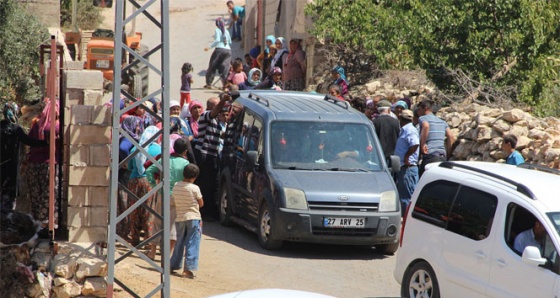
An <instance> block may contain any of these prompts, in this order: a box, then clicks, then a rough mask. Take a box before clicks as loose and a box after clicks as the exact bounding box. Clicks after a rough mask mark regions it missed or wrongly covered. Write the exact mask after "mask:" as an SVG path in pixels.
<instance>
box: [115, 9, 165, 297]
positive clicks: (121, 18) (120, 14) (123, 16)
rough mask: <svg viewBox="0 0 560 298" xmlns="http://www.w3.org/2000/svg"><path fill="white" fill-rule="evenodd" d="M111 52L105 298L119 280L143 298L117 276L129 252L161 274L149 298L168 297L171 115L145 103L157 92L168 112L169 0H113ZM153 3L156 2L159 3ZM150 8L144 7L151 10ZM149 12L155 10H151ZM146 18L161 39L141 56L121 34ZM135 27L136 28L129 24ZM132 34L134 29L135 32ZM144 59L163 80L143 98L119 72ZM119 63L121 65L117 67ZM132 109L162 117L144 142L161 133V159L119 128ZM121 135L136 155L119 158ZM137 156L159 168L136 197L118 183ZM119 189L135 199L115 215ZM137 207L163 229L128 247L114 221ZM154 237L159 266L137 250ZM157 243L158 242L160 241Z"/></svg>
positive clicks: (133, 294) (152, 31) (123, 71)
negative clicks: (156, 201) (154, 203)
mask: <svg viewBox="0 0 560 298" xmlns="http://www.w3.org/2000/svg"><path fill="white" fill-rule="evenodd" d="M115 2H116V3H115V4H116V7H115V51H114V61H115V63H114V66H113V73H114V74H115V76H114V81H113V119H112V120H113V128H112V144H111V187H110V207H109V208H110V209H109V230H108V237H109V239H108V241H107V248H108V256H107V258H108V260H107V261H108V265H109V270H108V278H107V297H109V298H111V297H113V289H114V283H116V284H118V285H119V286H120V287H122V288H123V289H124V290H125V291H127V292H128V293H129V294H131V295H132V296H134V297H141V296H139V294H137V293H134V291H133V290H131V289H130V288H129V287H127V285H126V280H119V279H118V270H119V266H118V264H119V263H120V262H121V261H123V260H124V259H125V258H127V257H129V256H131V255H132V254H136V255H137V256H139V257H140V258H142V260H144V261H146V262H147V263H148V264H149V265H150V266H151V267H153V269H154V270H155V271H156V272H158V273H159V274H160V275H161V283H160V284H159V285H156V287H155V288H154V289H153V290H152V291H151V292H150V293H148V294H146V296H145V297H152V296H154V295H155V294H157V293H158V292H159V293H160V295H159V296H160V297H171V295H170V288H171V287H170V266H171V264H170V259H171V256H170V254H169V251H170V241H169V238H170V236H169V233H170V226H171V223H170V216H169V215H170V204H169V198H170V190H171V185H170V182H169V179H168V178H169V117H161V116H160V115H157V114H156V113H154V112H153V111H152V110H151V109H149V108H147V107H146V105H144V103H145V102H146V101H147V100H149V99H151V98H153V97H157V96H160V97H161V111H162V113H161V115H169V94H170V92H169V86H170V78H169V1H168V0H146V1H145V2H144V3H143V5H140V4H139V3H138V2H137V1H135V0H117V1H115ZM127 3H129V4H131V6H132V7H133V9H132V12H131V13H129V14H128V15H127V12H126V4H127ZM157 4H159V5H160V6H159V7H157ZM151 7H154V9H151V10H150V11H148V9H149V8H151ZM153 12H156V13H159V15H157V14H153ZM141 14H142V15H143V16H145V17H146V18H147V19H148V21H150V22H152V23H153V25H154V26H155V27H156V28H158V29H159V30H160V31H159V32H160V36H161V38H160V43H159V44H157V45H155V46H154V47H153V48H152V49H151V50H150V51H148V52H147V53H144V54H143V55H140V54H139V53H138V52H136V51H135V50H133V49H131V48H130V47H128V46H127V44H126V42H125V40H123V39H124V38H122V37H123V36H125V35H124V34H126V32H125V28H126V26H127V25H129V26H130V25H132V24H134V21H135V18H136V17H137V16H139V15H141ZM132 27H134V26H132ZM133 33H134V32H133ZM149 34H157V29H156V30H150V32H149ZM158 51H159V52H160V54H161V67H160V69H158V68H157V67H156V66H154V65H153V64H151V63H150V62H149V60H148V59H149V57H150V56H151V55H152V54H154V53H156V52H158ZM124 55H132V57H133V62H132V63H130V64H128V65H126V64H123V65H122V66H121V64H120V63H119V61H123V57H126V56H124ZM139 63H143V64H144V65H146V66H147V67H149V69H150V70H151V72H150V75H153V74H155V75H156V76H154V77H155V78H154V77H152V78H150V80H153V79H157V77H159V78H160V79H161V84H159V86H160V88H159V89H157V90H155V91H153V92H152V93H150V94H149V95H147V96H145V97H142V98H134V97H133V96H132V95H131V94H130V93H129V92H126V91H125V90H122V89H121V84H122V78H121V75H119V74H124V73H126V72H128V71H130V70H131V69H132V68H134V67H135V66H137V64H139ZM121 67H122V68H121ZM121 96H123V97H125V98H126V99H127V100H128V101H129V102H130V103H131V104H130V105H128V106H126V107H125V108H123V109H122V110H121V109H120V105H119V102H120V98H121ZM134 108H141V109H144V110H146V112H147V113H150V114H151V115H152V116H153V117H154V118H155V119H157V121H160V122H161V123H162V124H163V125H162V129H161V130H160V131H159V132H158V133H157V134H156V135H155V136H154V137H153V138H152V139H150V140H148V141H147V142H146V143H145V144H149V143H151V141H153V140H156V139H157V138H159V137H162V143H161V144H162V154H161V159H160V160H159V161H156V160H155V157H154V156H150V155H149V154H148V153H147V149H144V148H143V147H142V145H145V144H139V143H138V141H136V140H135V139H134V138H132V136H130V135H129V134H128V133H127V132H126V131H125V130H123V129H122V128H120V125H119V119H120V118H121V116H123V115H124V114H126V113H127V112H129V111H130V110H132V109H134ZM121 138H126V139H128V140H129V141H130V142H131V143H132V144H133V145H134V147H133V148H136V150H135V151H134V153H132V154H130V155H129V156H128V157H127V158H126V159H124V160H123V161H121V162H119V140H120V139H121ZM135 154H145V155H146V156H147V157H148V159H149V160H151V161H152V162H153V164H154V165H156V166H158V168H159V170H160V176H159V177H160V180H159V183H158V184H157V186H156V187H154V188H152V190H151V191H149V192H148V193H147V194H146V195H144V196H143V197H141V198H139V197H137V196H136V195H135V194H134V193H132V192H131V191H130V190H128V187H127V185H123V184H120V183H119V179H118V178H119V177H118V173H119V169H121V168H122V166H123V165H126V164H127V163H128V161H129V160H130V159H131V158H133V157H134V155H135ZM119 189H120V190H122V191H125V192H126V193H127V195H128V200H129V201H130V200H132V201H133V202H135V203H134V204H133V205H132V206H131V207H130V208H128V209H126V210H125V211H124V212H123V213H121V214H117V205H118V191H119ZM156 194H157V195H159V197H160V198H162V199H161V201H162V208H161V210H162V211H161V213H158V212H157V211H156V210H154V209H152V208H150V207H149V206H148V205H147V204H146V201H147V200H148V199H149V198H150V197H152V196H154V195H156ZM138 208H145V209H146V210H148V211H149V212H150V213H151V214H153V215H154V216H155V217H156V218H159V219H161V220H162V227H163V230H161V231H157V233H156V234H155V235H153V236H152V237H150V238H149V239H145V240H144V241H142V242H141V243H139V244H138V245H137V246H132V245H130V244H129V243H128V242H127V241H126V240H125V239H123V238H122V237H120V236H119V235H117V233H116V227H117V223H118V222H120V221H122V220H123V219H124V218H126V216H128V215H130V214H131V213H132V212H133V211H134V210H136V209H138ZM156 238H159V239H162V240H161V244H162V246H161V248H162V258H161V260H162V261H161V263H160V264H157V263H155V262H154V261H152V260H150V259H149V258H148V257H147V256H146V255H145V254H143V253H142V252H141V251H139V249H140V248H142V247H143V246H144V245H145V244H147V243H150V242H151V241H152V240H155V239H156ZM158 241H159V240H158ZM117 242H118V243H120V244H121V245H123V246H125V247H126V250H127V251H126V253H124V254H122V255H121V256H119V257H117V256H116V244H117Z"/></svg>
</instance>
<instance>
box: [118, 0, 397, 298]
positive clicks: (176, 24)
mask: <svg viewBox="0 0 560 298" xmlns="http://www.w3.org/2000/svg"><path fill="white" fill-rule="evenodd" d="M235 2H236V4H238V3H241V2H242V1H241V0H238V1H235ZM170 10H171V11H170V24H171V28H170V36H171V44H170V54H171V57H170V60H171V66H170V72H171V86H170V88H171V99H178V98H179V87H180V68H181V66H182V64H183V62H190V63H192V64H193V66H194V70H195V71H194V74H193V76H194V80H195V83H194V88H193V91H192V98H194V99H200V100H201V101H203V102H205V101H206V99H207V98H208V97H210V96H215V95H217V94H218V92H219V91H217V90H205V89H202V86H203V85H204V84H205V82H204V74H205V70H206V68H207V66H208V59H209V58H210V55H211V51H209V52H205V51H204V50H203V49H204V47H206V45H208V44H209V43H210V42H211V41H212V35H213V31H214V19H215V18H216V17H218V16H222V15H225V14H226V13H227V9H226V5H225V1H224V0H204V1H196V0H183V1H171V9H170ZM153 30H154V28H153V25H151V24H149V23H148V22H146V21H145V19H144V20H142V18H139V20H138V21H137V31H141V32H143V33H144V37H143V40H144V41H145V42H146V43H147V44H149V45H152V46H154V45H156V44H158V42H159V41H158V40H159V35H157V36H155V35H153V34H150V32H153V33H154V34H155V33H157V34H159V32H154V31H153ZM247 51H248V50H247ZM233 56H234V57H242V56H243V51H242V50H241V49H240V47H239V43H238V42H235V43H234V44H233ZM150 60H151V61H152V62H153V63H154V64H156V65H157V66H159V57H158V56H157V55H154V56H153V57H152V59H150ZM158 84H160V81H158V79H157V76H155V75H154V74H151V76H150V86H151V88H150V89H151V90H152V91H153V90H155V89H156V88H158ZM156 260H158V261H159V260H160V256H159V255H158V256H157V257H156ZM394 262H395V257H394V256H383V255H380V254H377V253H376V252H375V251H374V250H372V249H369V248H359V247H345V246H329V245H310V244H298V243H287V244H286V245H285V247H284V248H283V249H282V250H280V251H266V250H263V249H261V248H260V246H259V244H258V240H257V236H256V235H255V234H252V233H250V232H248V231H246V230H244V229H242V228H239V227H236V228H224V227H221V226H220V225H219V224H218V223H214V222H206V223H204V235H203V239H202V243H201V253H200V263H199V272H198V276H197V277H196V278H195V279H194V280H189V279H183V278H181V277H179V276H172V277H171V292H172V295H171V297H196V298H198V297H208V296H211V295H216V294H221V293H227V292H233V291H240V290H247V289H256V288H285V289H296V290H305V291H312V292H318V293H323V294H328V295H332V296H336V297H397V296H398V293H399V287H398V284H397V283H396V282H395V281H394V279H393V277H392V272H393V268H394ZM116 277H117V278H119V279H121V280H123V281H125V282H126V283H127V285H128V286H130V287H131V288H132V289H134V290H135V291H136V292H137V293H138V294H139V295H140V296H142V297H143V296H145V295H146V294H147V293H148V292H149V291H150V290H152V289H153V288H154V287H155V285H157V284H159V283H160V275H159V274H158V273H157V272H155V271H153V270H152V269H151V268H150V267H149V266H148V265H147V264H146V263H144V261H142V260H141V259H140V258H138V257H131V258H128V259H127V260H126V261H125V262H124V263H120V264H118V265H117V268H116ZM117 297H128V295H127V294H125V293H124V292H123V293H118V294H117Z"/></svg>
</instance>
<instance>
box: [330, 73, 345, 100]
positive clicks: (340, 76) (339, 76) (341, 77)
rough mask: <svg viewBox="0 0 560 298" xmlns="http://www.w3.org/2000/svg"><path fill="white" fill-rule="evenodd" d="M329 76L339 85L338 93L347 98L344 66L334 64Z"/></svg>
mask: <svg viewBox="0 0 560 298" xmlns="http://www.w3.org/2000/svg"><path fill="white" fill-rule="evenodd" d="M331 77H332V79H333V83H334V84H337V85H338V86H339V87H340V95H341V96H342V97H344V99H346V100H349V98H348V81H347V79H346V75H345V74H344V68H343V67H342V66H340V65H337V66H335V67H334V68H333V69H332V71H331Z"/></svg>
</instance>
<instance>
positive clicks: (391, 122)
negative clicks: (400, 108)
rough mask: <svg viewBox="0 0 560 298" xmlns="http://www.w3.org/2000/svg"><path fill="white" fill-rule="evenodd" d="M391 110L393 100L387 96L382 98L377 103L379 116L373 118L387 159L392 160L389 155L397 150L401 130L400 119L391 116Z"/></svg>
mask: <svg viewBox="0 0 560 298" xmlns="http://www.w3.org/2000/svg"><path fill="white" fill-rule="evenodd" d="M390 110H391V102H389V101H388V100H387V99H386V98H383V99H381V100H380V101H379V103H378V104H377V111H378V112H379V116H377V117H376V118H375V119H373V126H374V127H375V133H376V134H377V138H378V139H379V143H381V148H382V149H383V153H384V154H385V155H384V156H385V159H386V160H387V161H389V160H390V159H389V156H391V155H393V153H394V151H395V146H396V144H397V138H398V137H399V132H400V130H401V128H400V125H399V121H398V120H396V119H395V118H393V117H391V114H390Z"/></svg>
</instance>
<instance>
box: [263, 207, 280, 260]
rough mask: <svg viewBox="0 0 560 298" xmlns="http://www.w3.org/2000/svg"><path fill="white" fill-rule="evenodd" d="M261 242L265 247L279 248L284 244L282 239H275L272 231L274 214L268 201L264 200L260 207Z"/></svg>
mask: <svg viewBox="0 0 560 298" xmlns="http://www.w3.org/2000/svg"><path fill="white" fill-rule="evenodd" d="M259 243H260V244H261V247H262V248H264V249H269V250H272V249H279V248H280V247H281V246H282V240H276V239H274V234H273V233H272V216H271V214H270V209H269V208H268V204H267V202H266V201H263V202H262V204H261V207H260V208H259Z"/></svg>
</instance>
